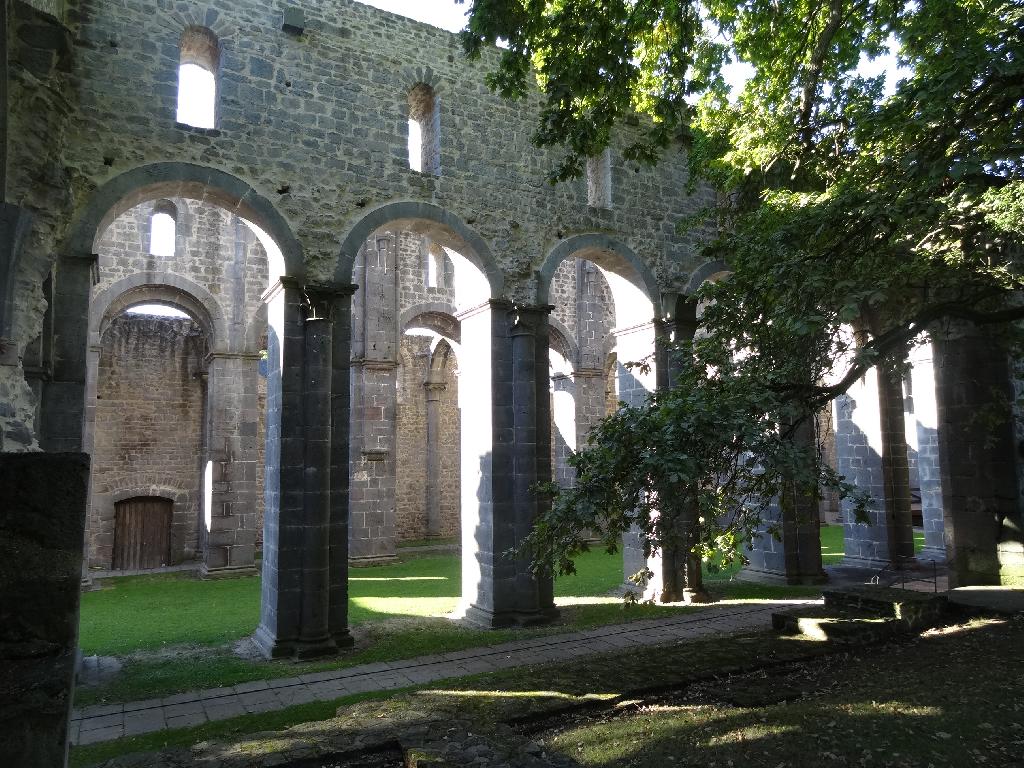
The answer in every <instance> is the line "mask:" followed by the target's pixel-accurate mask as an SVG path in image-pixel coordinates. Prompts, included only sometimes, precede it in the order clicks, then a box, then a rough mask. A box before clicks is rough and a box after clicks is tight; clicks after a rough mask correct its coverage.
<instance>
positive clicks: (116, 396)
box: [89, 198, 267, 568]
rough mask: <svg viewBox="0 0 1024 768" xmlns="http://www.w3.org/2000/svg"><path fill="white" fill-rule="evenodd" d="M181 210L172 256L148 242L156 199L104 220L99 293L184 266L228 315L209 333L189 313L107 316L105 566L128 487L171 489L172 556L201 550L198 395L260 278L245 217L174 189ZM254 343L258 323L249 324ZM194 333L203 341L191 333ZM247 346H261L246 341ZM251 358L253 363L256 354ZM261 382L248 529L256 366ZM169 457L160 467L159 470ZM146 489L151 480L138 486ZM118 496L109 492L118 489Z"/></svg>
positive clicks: (259, 256)
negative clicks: (219, 335) (216, 333)
mask: <svg viewBox="0 0 1024 768" xmlns="http://www.w3.org/2000/svg"><path fill="white" fill-rule="evenodd" d="M169 202H171V203H173V205H174V206H175V208H176V210H177V217H176V227H175V235H176V237H175V239H176V243H177V247H176V253H175V255H174V256H172V257H171V256H154V255H152V254H151V253H150V252H149V251H150V217H151V215H152V212H153V205H152V204H150V203H146V204H142V205H139V206H135V207H134V208H132V209H130V210H129V211H126V212H125V213H123V214H122V215H121V216H119V217H118V218H117V219H115V221H114V222H112V224H111V225H110V227H109V228H108V229H107V230H106V232H105V233H104V235H103V237H102V238H101V240H100V242H99V244H98V255H99V281H98V283H97V285H96V286H95V288H94V290H93V295H94V297H98V296H100V295H101V294H103V292H104V291H105V290H106V289H108V288H110V287H111V286H113V285H115V284H116V283H118V281H121V280H124V279H126V278H131V277H133V276H137V275H140V274H148V275H152V276H154V279H155V280H156V281H158V282H159V281H160V280H161V279H162V278H161V276H163V275H176V276H180V277H184V278H186V279H188V280H190V281H191V282H193V283H196V284H197V285H199V286H200V287H201V288H204V289H205V290H206V291H208V292H209V294H210V295H211V296H212V297H213V299H214V301H215V302H216V303H217V308H218V309H219V311H220V312H221V313H222V315H223V316H224V317H225V319H226V320H227V323H226V327H227V329H228V331H229V333H230V334H231V335H232V336H233V337H234V338H232V339H219V340H216V341H215V340H211V339H208V338H206V336H205V334H204V333H203V330H202V328H201V326H200V325H199V324H198V323H196V322H194V321H193V320H184V319H172V318H166V317H159V316H156V317H152V316H146V315H131V314H122V315H120V316H119V317H116V318H108V319H107V320H108V323H109V325H108V326H107V330H106V331H105V332H104V333H103V335H102V336H101V348H100V358H99V371H98V388H97V393H98V395H99V398H98V401H97V409H96V417H95V428H94V435H95V438H94V448H93V452H94V453H93V461H94V463H93V474H94V480H93V485H92V490H91V503H90V507H91V510H92V511H91V514H90V525H89V542H90V546H89V553H90V554H89V560H90V565H92V566H94V567H102V568H109V567H110V565H111V551H112V549H111V547H112V544H113V523H114V506H113V505H114V501H115V500H120V499H121V498H123V497H126V496H125V494H126V493H127V492H129V491H131V490H133V489H135V490H139V491H140V492H139V493H131V494H130V495H153V496H165V497H167V498H173V499H174V500H175V507H174V510H175V511H174V524H173V525H174V530H173V535H172V560H173V562H174V563H175V564H176V563H179V562H184V561H188V560H192V559H194V558H195V557H196V556H197V555H198V547H199V546H200V544H199V541H198V531H199V526H200V516H201V514H202V490H201V487H202V486H201V483H202V466H201V456H202V455H203V443H202V434H203V419H204V418H205V403H206V401H205V399H204V395H203V390H204V383H203V378H202V377H203V376H204V375H205V373H206V371H207V368H208V362H207V360H206V354H207V353H208V352H210V351H212V350H213V348H214V346H215V344H216V346H218V347H219V348H222V349H223V348H228V347H232V348H241V347H243V346H244V345H245V339H246V332H247V330H249V328H248V326H249V325H250V324H251V323H258V321H257V320H254V318H255V316H256V313H257V310H258V308H259V307H260V305H261V299H260V296H261V294H262V293H263V291H264V290H265V287H266V284H267V256H266V252H265V251H264V249H263V246H262V245H261V244H260V243H259V242H258V241H257V240H256V237H255V235H254V234H253V233H252V231H251V230H250V229H249V228H248V227H247V226H245V225H244V224H243V223H242V221H241V220H240V219H239V218H238V217H236V216H233V215H231V214H229V213H228V212H226V211H224V210H223V209H221V208H218V207H216V206H213V205H209V204H203V203H200V202H198V201H195V200H186V199H181V198H174V199H172V200H170V201H169ZM139 296H140V300H145V298H146V297H149V298H152V299H154V300H157V299H161V298H165V297H173V296H174V291H173V290H171V291H170V292H167V293H161V292H160V291H159V289H158V290H156V291H152V290H151V289H150V288H148V287H147V288H146V289H144V292H143V293H141V294H139ZM253 330H256V331H257V332H256V333H253V334H251V336H252V339H254V340H255V344H256V346H259V344H261V343H263V337H264V329H262V328H261V329H253ZM197 336H198V337H200V338H201V339H202V344H199V343H198V342H196V341H195V339H196V337H197ZM249 351H253V352H255V351H258V350H257V349H252V350H249ZM252 365H253V366H254V367H255V366H257V363H256V362H255V361H254V362H253V363H252ZM256 384H257V391H258V412H259V434H258V436H257V444H258V446H259V448H258V452H259V460H258V461H257V463H256V466H257V480H256V482H257V499H258V500H259V501H258V503H257V509H256V510H255V511H256V520H257V527H256V535H257V541H261V540H262V535H263V504H262V499H263V475H264V466H263V451H264V443H265V439H264V435H265V425H266V378H265V377H264V376H259V375H257V376H256ZM164 460H166V471H160V467H161V466H162V465H161V461H164ZM146 489H151V490H152V491H153V492H152V493H149V492H142V491H145V490H146ZM115 497H116V498H115Z"/></svg>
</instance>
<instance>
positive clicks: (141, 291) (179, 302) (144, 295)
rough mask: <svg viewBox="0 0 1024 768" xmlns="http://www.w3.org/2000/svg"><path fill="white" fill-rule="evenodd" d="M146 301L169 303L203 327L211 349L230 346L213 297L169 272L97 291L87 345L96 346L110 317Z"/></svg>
mask: <svg viewBox="0 0 1024 768" xmlns="http://www.w3.org/2000/svg"><path fill="white" fill-rule="evenodd" d="M150 302H152V303H154V304H170V305H171V306H174V307H178V308H179V309H181V310H182V311H184V312H186V313H187V314H189V315H191V316H192V317H193V318H194V319H195V320H196V321H197V322H198V323H199V324H200V325H201V326H203V330H204V331H205V332H206V335H207V338H208V339H209V340H210V347H211V349H217V348H222V349H227V348H228V347H229V346H230V342H231V338H230V335H229V333H228V327H227V323H226V321H225V319H224V313H223V312H221V309H220V305H219V304H218V303H217V300H216V299H215V298H214V297H213V294H211V293H210V292H209V291H207V290H206V289H205V288H203V287H202V286H201V285H198V284H197V283H193V282H192V281H191V280H188V279H187V278H184V277H181V276H180V275H175V274H172V273H170V272H157V273H154V272H141V273H138V274H134V275H129V276H128V277H125V278H122V279H121V280H118V281H117V282H116V283H114V284H113V285H110V286H108V287H106V288H105V289H103V290H102V291H100V292H99V294H97V295H96V297H95V298H94V299H93V300H92V301H91V302H90V304H89V343H90V344H98V343H99V337H100V336H101V335H102V334H103V331H104V330H105V328H106V323H107V322H109V320H110V319H111V318H112V317H114V316H115V315H118V314H120V313H121V312H123V311H124V310H126V309H128V308H129V307H132V306H134V305H136V304H143V303H150ZM232 351H235V350H232Z"/></svg>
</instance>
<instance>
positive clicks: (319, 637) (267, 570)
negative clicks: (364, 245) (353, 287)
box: [255, 279, 351, 658]
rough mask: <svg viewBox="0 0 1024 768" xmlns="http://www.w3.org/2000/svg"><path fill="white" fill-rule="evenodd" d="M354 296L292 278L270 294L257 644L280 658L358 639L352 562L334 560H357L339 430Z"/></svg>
mask: <svg viewBox="0 0 1024 768" xmlns="http://www.w3.org/2000/svg"><path fill="white" fill-rule="evenodd" d="M349 293H350V289H349V288H348V287H336V286H318V285H305V286H301V285H299V284H298V283H297V282H295V281H293V280H290V279H282V280H281V282H280V285H279V286H278V287H277V288H275V289H271V291H269V292H268V294H267V296H266V298H267V300H268V305H269V306H268V312H267V315H268V326H269V327H268V350H267V351H268V375H267V450H266V456H267V469H266V487H267V492H266V501H267V503H266V508H265V511H264V556H263V593H262V605H261V617H260V625H259V627H258V628H257V630H256V635H255V640H256V642H257V644H258V645H259V646H260V648H261V650H262V651H263V652H264V653H265V654H266V655H267V656H271V657H277V656H290V655H296V656H299V657H302V658H307V657H311V656H319V655H324V654H327V653H332V652H333V651H334V650H336V648H337V645H338V642H339V641H341V642H342V643H343V644H344V643H350V642H351V640H350V639H349V638H348V628H347V606H346V604H345V600H347V592H346V589H347V587H346V585H345V584H344V583H343V582H344V581H345V580H346V579H347V560H344V559H343V560H342V561H341V562H335V561H334V559H332V558H333V557H342V556H343V555H344V554H347V553H346V548H347V538H346V537H347V530H346V528H345V524H346V522H347V516H346V509H345V500H346V499H347V494H345V491H346V490H347V489H346V483H345V482H344V480H342V479H341V478H337V479H332V477H334V476H335V475H338V474H341V473H340V472H338V471H337V469H339V468H340V465H341V464H342V463H343V462H344V460H345V459H344V456H347V454H348V445H347V442H346V440H345V437H346V435H347V426H346V427H341V428H338V427H336V426H335V424H334V417H335V416H336V415H337V414H339V413H340V412H343V409H344V407H345V406H346V405H347V376H346V374H347V366H346V364H345V363H341V364H338V365H336V364H335V363H334V354H335V352H336V351H339V352H342V353H344V351H346V350H347V345H348V325H347V319H346V320H345V321H343V322H344V324H341V323H339V325H341V328H340V335H341V337H342V338H341V339H340V340H339V341H338V343H337V344H336V342H335V339H334V333H333V324H334V319H335V318H336V317H337V314H338V313H339V312H347V310H348V295H349ZM347 317H348V315H347V314H346V315H345V318H347ZM281 339H283V345H282V344H281V341H280V340H281ZM335 392H337V395H338V397H335ZM332 469H334V470H335V471H333V472H332ZM275 481H277V482H276V483H275ZM275 485H276V488H275Z"/></svg>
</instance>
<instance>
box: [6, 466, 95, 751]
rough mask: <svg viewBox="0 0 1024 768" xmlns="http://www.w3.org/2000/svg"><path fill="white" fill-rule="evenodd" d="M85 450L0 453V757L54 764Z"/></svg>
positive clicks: (70, 644)
mask: <svg viewBox="0 0 1024 768" xmlns="http://www.w3.org/2000/svg"><path fill="white" fill-rule="evenodd" d="M88 476H89V457H88V456H85V455H83V454H41V453H33V454H20V455H17V454H10V453H7V454H0V488H3V489H4V502H3V504H2V505H0V696H2V699H0V700H2V702H3V703H2V704H0V764H2V765H5V766H33V768H37V767H38V768H61V767H62V766H64V765H65V764H66V759H67V733H68V721H69V719H70V717H71V703H72V702H71V690H72V679H73V676H74V669H75V656H76V645H77V642H76V641H77V639H78V604H79V594H80V591H81V590H80V585H81V573H82V571H81V568H82V536H83V531H84V522H85V503H86V485H87V483H88Z"/></svg>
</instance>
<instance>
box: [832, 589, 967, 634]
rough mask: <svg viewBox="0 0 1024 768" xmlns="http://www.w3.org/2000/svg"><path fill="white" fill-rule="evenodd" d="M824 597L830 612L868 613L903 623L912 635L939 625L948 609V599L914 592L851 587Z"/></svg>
mask: <svg viewBox="0 0 1024 768" xmlns="http://www.w3.org/2000/svg"><path fill="white" fill-rule="evenodd" d="M823 595H824V597H825V607H826V608H829V609H831V610H853V611H868V612H870V613H873V614H875V615H877V616H881V617H885V618H890V619H895V620H898V621H901V622H903V623H904V624H905V625H906V627H907V629H909V630H910V631H912V632H919V631H921V630H923V629H927V628H928V627H933V626H935V625H937V624H939V623H940V622H941V621H942V618H943V616H945V614H946V609H947V601H946V596H945V595H942V594H935V593H932V592H916V591H914V590H911V589H893V588H890V587H874V586H851V587H839V588H835V589H826V590H823Z"/></svg>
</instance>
